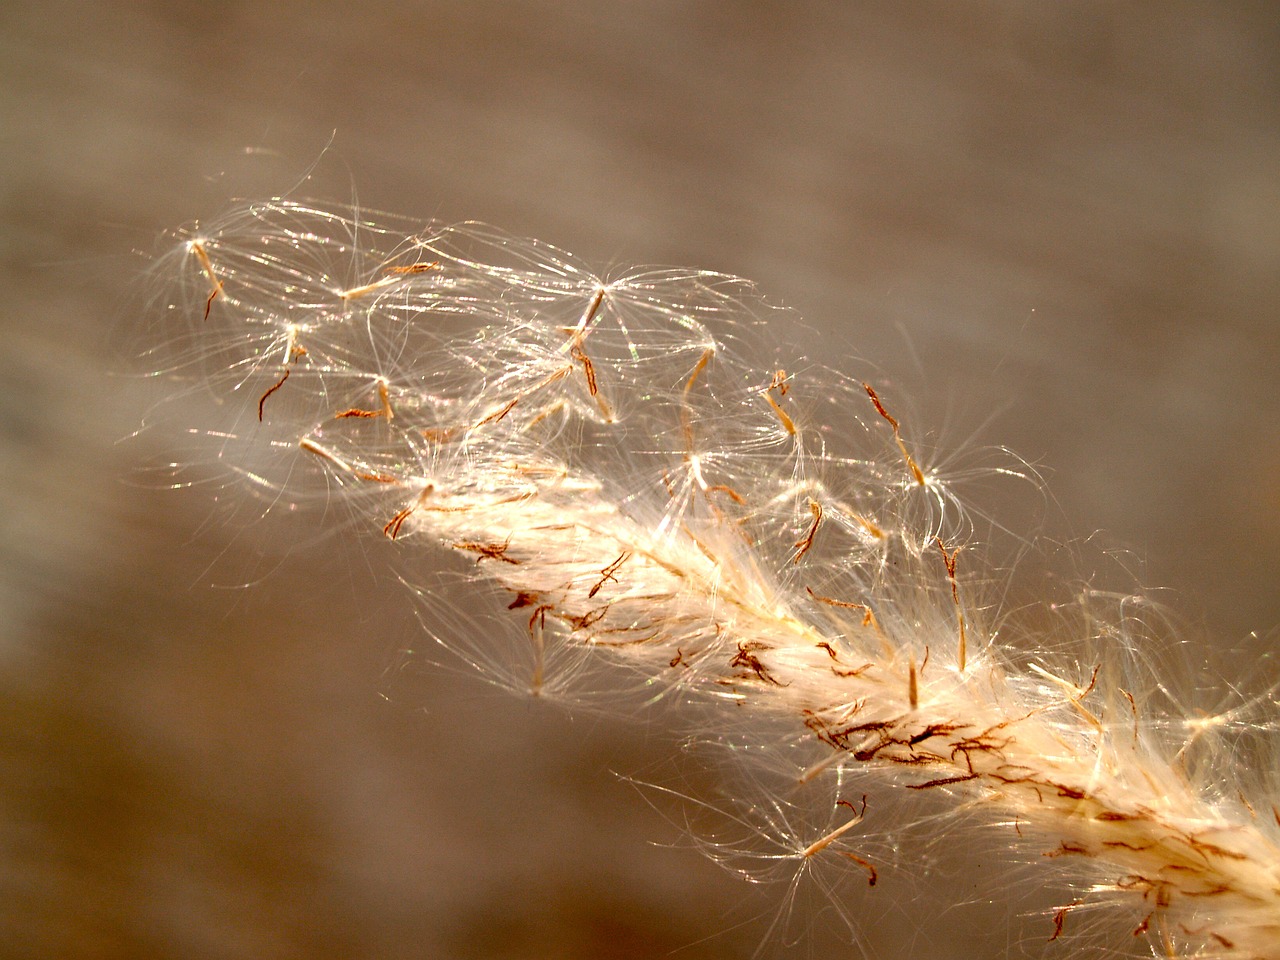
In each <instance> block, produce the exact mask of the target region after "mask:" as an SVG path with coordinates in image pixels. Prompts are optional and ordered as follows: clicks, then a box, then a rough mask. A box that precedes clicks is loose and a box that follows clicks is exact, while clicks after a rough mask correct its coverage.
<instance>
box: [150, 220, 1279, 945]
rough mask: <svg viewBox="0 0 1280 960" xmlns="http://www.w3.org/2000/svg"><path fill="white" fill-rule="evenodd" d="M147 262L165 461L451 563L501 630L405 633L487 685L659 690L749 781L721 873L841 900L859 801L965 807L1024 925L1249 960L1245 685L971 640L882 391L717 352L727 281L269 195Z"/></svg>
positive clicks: (1266, 935)
mask: <svg viewBox="0 0 1280 960" xmlns="http://www.w3.org/2000/svg"><path fill="white" fill-rule="evenodd" d="M156 272H157V276H159V277H160V278H161V285H160V286H159V287H158V288H157V290H156V292H155V294H154V298H153V300H152V313H153V315H154V317H155V326H154V328H153V330H152V331H151V333H150V344H151V348H150V351H149V356H150V357H151V360H150V362H151V363H152V364H153V369H155V370H157V371H159V372H163V373H166V374H167V375H170V376H172V377H174V378H178V379H182V380H184V381H185V382H186V383H187V384H188V385H189V386H190V388H191V389H195V390H200V391H208V392H209V394H210V395H211V397H212V398H213V399H214V401H215V402H216V407H214V408H212V409H211V416H212V417H213V418H214V420H211V422H209V423H206V424H201V425H190V424H189V425H188V426H189V427H192V428H193V429H191V431H190V433H191V436H192V438H193V442H194V443H195V445H196V446H197V447H199V448H202V449H203V454H202V455H200V456H198V457H197V458H196V459H197V460H198V461H202V462H203V463H204V464H205V465H207V464H208V463H209V461H210V460H215V461H217V462H220V463H221V464H223V465H224V466H225V467H226V468H227V469H229V470H231V471H233V472H234V473H235V474H237V475H238V476H240V477H243V478H244V479H245V480H246V481H248V483H249V484H250V486H251V488H252V489H253V490H255V491H257V492H258V493H259V494H260V495H261V496H264V497H267V498H269V499H270V500H271V501H273V502H281V501H286V502H288V503H291V504H299V503H305V502H308V501H315V502H317V503H331V502H332V501H333V500H334V499H335V498H338V499H341V500H342V501H343V502H346V503H348V504H349V505H350V507H351V509H352V510H353V511H354V512H355V514H356V515H358V516H360V517H361V518H363V519H364V521H365V522H366V523H367V522H368V520H369V518H372V524H371V526H370V529H371V531H372V532H374V533H377V534H379V535H385V536H387V537H389V538H391V539H393V540H395V541H396V543H397V544H398V545H399V546H400V547H401V548H402V549H403V550H404V551H406V552H413V551H421V550H435V551H441V550H443V551H447V552H452V553H453V554H455V555H456V556H457V557H458V558H459V562H458V564H457V566H458V567H459V569H461V570H464V571H465V573H464V574H463V575H464V576H465V578H466V581H467V582H468V583H469V584H470V585H471V586H472V589H474V590H476V591H485V590H487V591H490V592H496V593H498V594H499V595H500V597H501V600H502V602H501V604H500V607H501V608H505V611H506V612H505V613H504V614H502V616H503V617H504V618H505V619H506V620H508V621H509V627H510V629H507V630H503V631H496V630H494V629H492V628H491V625H488V626H485V627H479V626H476V627H474V628H473V629H470V630H461V631H455V632H454V633H453V634H452V635H450V636H448V637H445V638H442V642H443V643H445V644H446V645H447V646H448V647H449V648H450V649H451V650H453V651H454V652H456V653H457V654H458V655H459V656H460V657H461V658H462V659H463V660H465V661H466V662H468V663H470V664H472V665H473V666H474V667H476V668H477V669H479V670H480V671H482V672H483V673H484V674H485V675H486V676H487V677H488V679H490V680H492V681H493V682H495V683H499V684H501V685H503V686H507V687H510V688H512V689H514V690H517V691H520V692H523V693H526V694H531V695H534V696H543V697H549V698H556V699H562V700H565V701H567V702H569V703H574V704H580V703H586V702H591V703H593V704H595V705H597V706H599V705H607V704H608V703H609V702H611V701H614V700H618V699H620V698H619V696H618V694H619V692H620V691H623V690H631V691H635V690H639V691H642V692H643V693H644V694H645V695H646V696H647V697H649V698H651V699H653V700H659V699H661V700H664V701H665V702H668V703H678V704H681V705H683V706H684V707H685V708H687V709H689V710H690V711H691V712H692V713H693V714H695V715H696V716H697V718H698V727H697V729H698V739H700V740H702V741H704V742H706V743H709V744H712V745H714V746H715V747H716V748H717V750H718V752H719V753H720V754H721V755H722V756H723V757H724V758H725V762H726V765H727V766H730V767H733V766H734V765H736V766H737V767H738V769H737V770H736V771H735V772H734V773H733V776H734V777H736V780H731V782H741V783H744V784H749V785H750V786H749V788H748V789H747V791H746V793H744V794H743V796H741V797H737V798H733V801H734V802H733V803H731V804H730V805H728V807H726V808H725V809H726V810H727V813H726V816H727V817H728V822H729V824H730V826H732V827H735V828H738V829H737V833H736V834H733V831H732V830H731V831H729V833H730V834H733V835H732V836H730V835H729V834H725V835H722V836H713V837H711V838H710V839H709V840H708V841H707V844H706V845H707V848H708V850H709V851H710V852H711V853H712V855H713V856H715V857H716V858H717V859H720V860H721V861H722V862H725V863H727V864H728V865H730V866H731V867H732V869H735V870H740V871H742V872H745V873H748V874H750V875H753V876H770V875H777V874H778V872H779V871H781V872H782V873H783V874H785V876H787V877H790V878H791V881H792V884H793V889H794V884H795V883H798V882H801V881H803V880H804V878H805V877H806V876H807V875H809V874H810V873H813V872H814V871H815V870H817V869H818V867H819V865H821V867H822V868H823V869H827V868H828V867H829V866H831V865H833V864H834V865H837V866H838V867H839V868H840V870H842V871H843V872H844V876H845V878H846V881H848V880H850V879H851V880H852V881H853V882H854V883H856V884H857V885H859V886H861V885H863V884H865V885H866V886H867V887H871V886H873V885H874V884H876V883H877V882H878V881H879V880H880V879H881V878H883V877H885V875H886V872H887V871H891V870H892V869H893V867H894V864H893V863H892V850H893V847H894V844H893V843H892V842H890V840H888V839H886V838H891V837H892V836H893V834H894V831H895V829H896V827H897V825H898V824H897V820H895V821H894V822H886V817H892V818H897V819H898V820H900V821H901V824H902V826H903V827H904V828H905V827H906V826H908V825H910V824H911V823H912V822H913V818H916V819H915V821H914V822H915V824H916V825H917V826H918V825H919V823H920V822H923V821H924V820H926V819H927V821H928V824H929V829H930V830H934V831H939V832H945V831H946V830H948V829H951V826H950V825H951V824H953V823H954V824H961V823H972V822H973V821H974V820H975V819H979V820H984V821H985V822H987V823H988V824H990V825H994V826H996V827H997V829H1000V830H1002V831H1003V832H1004V833H1005V834H1006V838H1005V842H1007V843H1009V844H1011V845H1013V846H1014V848H1015V849H1016V851H1017V854H1018V856H1019V858H1020V859H1021V860H1022V861H1023V862H1024V863H1025V864H1029V865H1034V867H1035V868H1036V869H1037V870H1038V871H1039V872H1040V873H1041V874H1042V879H1043V880H1045V881H1053V882H1057V883H1059V884H1060V889H1061V890H1063V891H1064V895H1065V899H1064V900H1063V901H1062V903H1061V906H1060V908H1059V909H1057V910H1056V911H1054V912H1053V913H1052V914H1051V915H1050V916H1046V917H1044V918H1043V921H1042V922H1043V924H1044V933H1045V936H1044V940H1045V941H1046V942H1049V943H1052V942H1054V941H1057V940H1059V938H1065V937H1069V936H1071V935H1072V933H1073V932H1074V928H1080V929H1084V928H1088V927H1089V926H1090V925H1091V921H1090V920H1088V919H1086V918H1085V917H1081V918H1080V919H1079V920H1076V919H1074V917H1075V915H1076V914H1077V913H1084V912H1085V911H1090V912H1093V911H1094V910H1095V909H1096V908H1098V907H1100V906H1108V907H1109V908H1110V909H1111V911H1112V914H1111V915H1112V916H1118V917H1120V918H1121V920H1120V924H1121V927H1122V929H1123V930H1125V931H1127V932H1126V933H1125V935H1124V937H1123V940H1124V942H1120V943H1116V944H1114V945H1113V946H1114V948H1115V949H1117V950H1120V951H1129V950H1133V949H1134V948H1135V945H1137V946H1145V948H1148V949H1150V950H1151V951H1153V952H1154V953H1155V954H1156V955H1159V956H1169V957H1206V958H1208V957H1215V958H1224V960H1225V958H1254V957H1267V958H1280V846H1278V845H1277V841H1278V839H1280V831H1278V830H1277V822H1278V821H1280V811H1277V808H1276V807H1275V806H1273V805H1272V804H1271V803H1270V800H1269V799H1267V798H1266V797H1265V796H1263V795H1260V794H1259V793H1257V792H1253V795H1252V799H1251V798H1250V792H1251V791H1250V789H1249V787H1248V786H1247V785H1245V784H1243V782H1242V780H1241V778H1240V777H1238V776H1236V774H1237V773H1238V769H1233V765H1239V764H1251V763H1257V762H1262V763H1269V762H1270V755H1269V754H1267V753H1265V752H1262V753H1259V754H1257V755H1256V756H1250V755H1249V754H1248V753H1247V750H1248V749H1249V747H1248V745H1247V744H1246V741H1247V736H1246V734H1247V733H1248V732H1250V731H1255V732H1257V731H1262V732H1266V733H1269V732H1270V731H1271V730H1273V729H1274V724H1275V707H1276V704H1275V702H1274V701H1273V700H1272V698H1271V697H1270V696H1266V697H1263V698H1261V699H1259V700H1256V701H1251V702H1249V703H1243V704H1236V705H1227V706H1224V708H1223V709H1222V710H1221V711H1220V712H1219V713H1217V714H1212V715H1189V714H1187V713H1184V712H1181V711H1182V709H1183V708H1181V707H1180V706H1179V701H1178V698H1177V696H1176V694H1175V693H1173V692H1172V686H1173V685H1174V683H1175V682H1176V678H1170V677H1163V678H1162V677H1160V676H1157V675H1156V674H1155V673H1154V672H1152V671H1151V670H1149V669H1147V667H1146V665H1145V660H1144V652H1143V651H1144V649H1145V647H1144V645H1143V636H1144V634H1142V633H1141V631H1143V630H1148V631H1151V632H1152V633H1158V632H1159V631H1160V629H1161V627H1160V624H1159V622H1158V614H1157V612H1156V611H1155V610H1154V608H1151V607H1149V606H1148V605H1144V604H1142V602H1141V601H1136V600H1133V599H1132V598H1130V599H1128V600H1126V601H1125V602H1124V603H1123V604H1115V605H1114V609H1115V610H1116V611H1117V612H1116V613H1114V614H1112V613H1111V612H1109V611H1108V610H1107V609H1106V608H1107V604H1106V603H1105V598H1100V597H1093V598H1092V599H1091V600H1090V602H1089V603H1088V604H1082V605H1080V606H1078V607H1076V608H1075V610H1074V613H1073V615H1072V616H1070V617H1068V616H1066V615H1065V614H1063V613H1061V611H1058V612H1054V613H1053V614H1052V616H1047V617H1046V622H1050V623H1052V622H1055V621H1056V623H1057V627H1056V629H1057V630H1058V631H1059V635H1057V636H1048V635H1046V636H1038V635H1030V636H1018V635H1012V634H1011V631H1012V629H1013V628H1012V626H1010V625H1009V624H1003V625H999V624H1000V620H999V616H1000V612H999V611H998V610H996V609H994V608H992V607H991V606H988V605H986V602H985V600H984V595H985V596H990V595H991V594H992V593H993V590H992V587H991V580H992V579H993V578H992V576H991V575H990V574H984V573H983V571H982V570H980V569H976V566H975V563H973V562H971V561H974V560H976V557H977V554H976V552H966V546H967V544H968V541H969V540H970V539H971V537H972V533H971V529H970V524H969V520H968V518H967V516H966V514H965V512H964V509H963V508H962V506H961V504H960V502H959V501H958V500H957V498H956V496H955V495H954V493H953V491H952V489H951V486H950V484H949V483H948V480H947V478H946V477H945V476H944V475H942V474H941V473H940V472H939V471H938V470H937V469H933V468H931V466H930V463H929V462H928V461H927V459H925V458H924V456H923V453H922V451H921V450H919V449H917V448H916V447H915V446H913V437H912V434H911V430H910V424H908V423H906V422H904V421H900V420H899V419H898V418H897V416H896V414H895V410H897V409H898V408H899V404H898V403H897V402H896V398H895V397H893V396H891V395H888V394H887V393H886V392H884V391H878V390H877V389H876V388H875V387H874V386H873V385H870V384H865V383H862V382H859V381H854V380H848V379H845V378H842V377H840V376H838V375H836V374H834V373H831V372H830V371H826V370H823V369H820V368H817V367H815V366H813V365H807V364H806V365H802V366H796V365H795V364H790V365H777V364H772V365H768V366H765V365H761V364H758V363H753V362H752V361H751V360H750V359H749V356H750V352H751V350H752V349H754V348H753V347H752V344H753V342H755V341H756V339H757V327H759V326H760V325H761V324H765V323H766V322H767V323H771V324H772V326H771V327H770V328H769V329H770V331H771V335H772V337H773V339H774V340H775V341H778V340H781V341H785V340H786V339H787V331H786V324H788V323H789V322H790V318H789V316H788V315H787V314H786V313H785V312H782V311H774V310H772V309H771V308H769V307H767V306H766V305H764V304H763V303H762V301H761V300H760V299H759V298H758V297H757V296H756V295H755V294H754V293H753V291H752V289H751V287H750V286H749V285H748V284H747V283H745V282H744V281H742V280H738V279H735V278H733V277H728V276H723V275H720V274H715V273H708V272H705V271H700V270H669V269H667V270H643V271H636V272H632V273H625V274H620V275H618V276H616V277H613V278H611V279H602V278H601V277H599V276H597V275H596V274H594V273H592V272H591V271H590V270H588V269H586V268H585V267H584V266H582V265H581V264H580V263H579V262H578V261H577V260H576V259H574V258H573V257H571V256H569V255H568V254H565V253H563V252H561V251H559V250H556V249H555V248H553V247H549V246H546V245H544V244H541V243H538V242H536V241H531V240H523V239H516V238H513V237H509V236H506V235H503V234H501V233H498V232H496V231H494V230H492V229H490V228H488V227H484V226H482V225H478V224H471V223H468V224H462V225H459V226H441V225H436V224H428V225H426V226H417V227H415V226H413V225H411V224H406V223H402V222H399V221H396V220H394V219H393V218H388V217H382V216H378V217H376V218H375V217H370V216H368V215H366V214H364V213H363V212H361V211H357V210H353V209H346V208H336V207H335V208H330V209H321V208H318V207H315V206H309V205H306V204H302V203H296V202H292V201H286V200H272V201H267V202H261V203H252V204H249V205H247V206H244V207H243V208H241V209H238V210H236V211H234V212H232V213H230V214H229V215H227V216H226V217H224V218H223V219H222V220H220V221H218V222H216V223H213V224H208V225H206V226H204V227H203V228H202V229H199V230H190V231H187V232H185V233H184V234H182V236H181V238H180V243H179V244H178V245H176V246H175V247H174V248H173V249H172V251H171V252H170V253H169V254H167V255H166V256H164V257H162V258H161V259H160V261H159V262H158V264H157V270H156ZM418 589H419V590H420V591H423V592H428V593H430V599H431V600H432V601H433V602H436V603H439V602H441V597H439V596H438V595H436V593H435V592H434V591H430V589H429V588H426V587H421V586H419V587H418ZM455 589H456V588H455ZM455 603H456V601H455ZM463 605H465V606H470V604H469V603H468V602H467V601H463ZM1045 607H1046V610H1048V607H1049V604H1048V602H1047V601H1046V603H1045ZM998 625H999V626H998ZM1077 637H1078V638H1079V643H1078V644H1075V643H1074V640H1073V638H1077ZM696 704H700V705H701V706H696ZM1212 744H1217V748H1216V749H1206V747H1207V746H1209V745H1212ZM801 788H803V791H804V796H805V797H806V798H807V799H805V800H804V801H803V802H801V801H800V800H799V799H797V798H798V797H800V796H801ZM815 791H816V792H815ZM815 796H816V797H817V799H816V800H815V799H813V798H814V797H815ZM877 817H878V818H879V822H877V823H875V824H874V830H875V831H876V834H875V835H874V836H873V835H872V834H870V833H868V832H867V830H866V829H865V828H866V827H867V826H868V825H869V824H870V822H871V821H873V820H875V819H876V818H877ZM753 864H754V866H753ZM811 868H812V869H811ZM847 886H848V883H847V882H846V883H845V884H844V885H843V886H841V887H839V889H837V892H836V895H837V896H839V895H842V894H841V893H840V892H839V891H840V890H844V889H846V888H847ZM833 889H836V887H835V886H834V885H833ZM864 893H865V891H864ZM867 895H868V896H869V895H870V894H867ZM1130 933H1131V934H1132V935H1133V936H1129V934H1130ZM1067 949H1069V948H1067Z"/></svg>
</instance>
